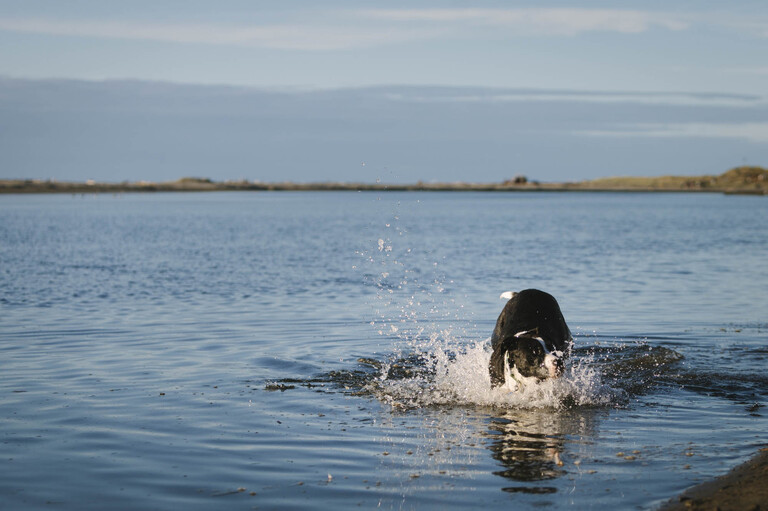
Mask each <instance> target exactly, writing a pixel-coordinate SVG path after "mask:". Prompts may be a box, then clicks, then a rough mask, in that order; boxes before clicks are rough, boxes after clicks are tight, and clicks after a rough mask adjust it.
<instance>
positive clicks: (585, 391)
mask: <svg viewBox="0 0 768 511" xmlns="http://www.w3.org/2000/svg"><path fill="white" fill-rule="evenodd" d="M409 347H410V348H411V350H412V351H411V353H410V355H409V356H408V357H397V358H395V359H394V360H392V361H390V362H387V363H385V364H382V366H381V369H380V372H379V375H378V377H377V378H376V379H375V380H373V381H371V382H369V383H368V384H367V385H366V386H365V388H366V390H367V391H369V392H370V393H372V394H373V395H375V396H376V397H377V398H378V399H380V400H382V401H383V402H386V403H388V404H390V405H392V406H394V407H396V408H422V407H428V406H492V407H503V408H525V409H535V408H566V407H573V406H611V405H615V404H619V403H622V402H624V400H625V398H624V393H623V391H621V390H619V389H614V388H612V387H610V386H609V385H606V384H605V383H604V382H603V381H602V376H601V374H600V372H599V370H598V369H597V368H595V367H593V366H591V365H590V364H589V363H588V361H587V360H585V359H575V360H573V361H572V363H571V364H570V366H569V367H568V369H567V370H566V374H565V375H563V377H561V378H558V379H554V380H546V381H543V382H541V383H539V384H536V385H531V386H528V387H525V388H524V389H523V390H522V391H519V392H510V391H509V390H507V389H501V388H492V387H491V381H490V376H489V374H488V362H489V360H490V356H491V349H490V341H489V340H484V341H477V342H469V343H467V342H463V341H461V340H457V339H455V338H453V337H451V335H450V332H443V335H442V336H441V335H439V334H433V335H431V336H430V337H429V338H428V339H427V340H426V341H417V340H414V341H413V342H411V343H410V346H409Z"/></svg>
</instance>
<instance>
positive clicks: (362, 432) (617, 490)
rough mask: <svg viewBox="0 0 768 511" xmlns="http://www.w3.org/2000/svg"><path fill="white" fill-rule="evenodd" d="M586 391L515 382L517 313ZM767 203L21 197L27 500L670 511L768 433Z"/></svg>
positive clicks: (13, 371) (13, 286)
mask: <svg viewBox="0 0 768 511" xmlns="http://www.w3.org/2000/svg"><path fill="white" fill-rule="evenodd" d="M529 287H536V288H539V289H543V290H545V291H548V292H549V293H551V294H553V295H554V296H555V297H556V298H557V299H558V301H559V303H560V306H561V309H562V311H563V313H564V315H565V318H566V320H567V321H568V324H569V326H570V327H571V330H572V332H573V334H574V337H575V345H576V350H575V354H574V356H573V357H572V358H571V359H570V361H569V366H568V369H567V373H566V375H565V377H564V378H562V379H560V380H558V381H556V382H554V383H553V382H547V383H544V384H542V385H540V386H539V387H537V388H535V389H529V390H528V391H527V392H526V393H524V394H509V393H506V392H501V391H491V389H490V384H489V378H488V374H487V361H488V358H489V356H490V349H489V342H488V338H489V336H490V333H491V331H492V329H493V325H494V323H495V321H496V317H497V316H498V314H499V312H500V311H501V308H502V307H503V305H504V302H503V301H502V300H500V299H499V295H500V293H502V292H504V291H508V290H521V289H525V288H529ZM766 361H768V200H766V199H765V198H763V197H739V196H724V195H715V194H711V195H710V194H706V195H694V194H609V193H602V194H601V193H572V194H558V193H509V194H503V193H498V194H494V193H486V194H482V193H478V194H475V193H454V194H450V193H332V192H326V193H322V192H319V193H210V194H202V193H201V194H187V193H182V194H156V195H152V194H147V195H141V194H136V195H122V196H111V195H100V196H80V195H78V196H68V195H67V196H62V195H56V196H2V197H0V441H1V442H2V443H0V508H2V509H24V510H27V509H72V510H74V509H77V510H83V509H98V510H104V509H161V510H166V509H167V510H170V509H302V510H306V509H332V508H342V509H348V508H362V509H372V508H383V509H467V508H470V507H480V506H483V507H490V506H493V505H496V504H498V505H501V506H504V507H505V508H514V509H542V508H543V509H561V508H564V507H570V508H573V509H652V508H653V507H655V506H657V505H658V504H659V503H661V502H663V501H665V500H666V499H668V498H670V497H672V496H674V495H676V494H677V493H678V492H680V491H681V490H683V489H685V488H687V487H689V486H691V485H693V484H695V483H697V482H700V481H702V480H705V479H707V478H710V477H712V476H715V475H719V474H721V473H724V472H725V471H727V470H728V469H729V468H731V467H733V466H734V465H736V464H738V463H740V462H742V461H744V460H745V459H747V458H748V457H750V456H751V455H752V454H753V453H754V452H755V451H756V450H757V449H758V448H759V447H761V446H764V445H765V444H766V443H768V419H767V418H766V416H768V411H767V410H768V409H766V408H765V407H764V406H765V404H766V400H767V399H768V375H767V374H766V371H765V368H766Z"/></svg>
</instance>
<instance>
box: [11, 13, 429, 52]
mask: <svg viewBox="0 0 768 511" xmlns="http://www.w3.org/2000/svg"><path fill="white" fill-rule="evenodd" d="M0 30H3V31H10V32H21V33H29V34H40V35H52V36H67V37H92V38H101V39H126V40H139V41H158V42H168V43H182V44H213V45H231V46H250V47H262V48H272V49H282V50H307V51H324V50H343V49H348V48H358V47H370V46H378V45H382V44H393V43H401V42H406V41H411V40H414V39H421V38H425V37H432V36H434V35H435V34H436V32H437V31H436V30H427V31H425V30H415V29H412V28H403V29H392V28H386V29H385V28H363V27H350V26H319V25H304V24H280V25H263V26H247V25H243V26H233V25H215V24H153V23H136V22H122V21H95V20H75V21H60V20H51V19H40V18H32V19H7V18H6V19H0Z"/></svg>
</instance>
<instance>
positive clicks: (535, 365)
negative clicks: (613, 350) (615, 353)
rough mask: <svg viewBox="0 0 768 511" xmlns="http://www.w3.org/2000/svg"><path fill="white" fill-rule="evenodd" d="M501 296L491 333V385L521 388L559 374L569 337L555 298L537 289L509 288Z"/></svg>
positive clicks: (570, 341)
mask: <svg viewBox="0 0 768 511" xmlns="http://www.w3.org/2000/svg"><path fill="white" fill-rule="evenodd" d="M501 298H504V299H507V300H508V301H507V304H506V305H505V306H504V309H503V310H502V311H501V314H499V319H498V320H496V327H495V328H494V329H493V335H492V336H491V347H492V348H493V353H492V354H491V360H490V362H489V364H488V370H489V372H490V375H491V386H492V387H501V386H507V387H508V388H510V389H511V390H522V388H523V387H525V386H526V385H528V384H531V383H535V382H539V381H542V380H545V379H548V378H557V377H559V376H560V375H562V374H563V372H564V370H565V364H564V362H565V359H566V358H567V357H568V356H569V355H570V354H571V349H572V347H573V337H572V336H571V331H570V330H569V329H568V325H567V324H566V323H565V318H563V314H562V312H560V306H559V305H558V304H557V300H555V298H554V297H553V296H552V295H550V294H548V293H545V292H544V291H539V290H538V289H526V290H524V291H520V292H519V293H514V292H511V291H510V292H507V293H503V294H502V295H501Z"/></svg>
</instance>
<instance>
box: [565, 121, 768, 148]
mask: <svg viewBox="0 0 768 511" xmlns="http://www.w3.org/2000/svg"><path fill="white" fill-rule="evenodd" d="M575 134H577V135H582V136H588V137H610V138H615V137H621V138H627V137H633V138H634V137H643V138H648V137H651V138H670V137H674V138H731V139H740V140H745V141H747V142H755V143H761V144H763V143H766V142H768V122H745V123H700V122H693V123H671V124H635V125H624V126H616V128H615V129H611V130H584V131H578V132H576V133H575Z"/></svg>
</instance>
